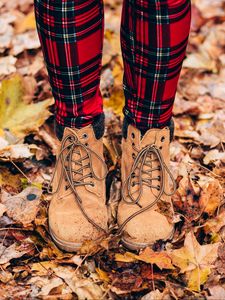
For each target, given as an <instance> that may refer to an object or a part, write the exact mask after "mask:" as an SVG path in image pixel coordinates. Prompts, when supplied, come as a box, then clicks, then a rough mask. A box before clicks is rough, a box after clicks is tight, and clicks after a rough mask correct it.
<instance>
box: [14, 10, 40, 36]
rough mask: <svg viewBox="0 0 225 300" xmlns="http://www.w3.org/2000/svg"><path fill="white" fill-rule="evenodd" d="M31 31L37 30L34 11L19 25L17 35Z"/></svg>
mask: <svg viewBox="0 0 225 300" xmlns="http://www.w3.org/2000/svg"><path fill="white" fill-rule="evenodd" d="M29 29H36V22H35V16H34V11H33V10H32V11H31V12H30V13H29V14H28V15H26V16H25V17H24V19H23V20H22V21H21V22H20V23H18V24H17V26H16V33H23V32H25V31H27V30H29Z"/></svg>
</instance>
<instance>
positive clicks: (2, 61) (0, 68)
mask: <svg viewBox="0 0 225 300" xmlns="http://www.w3.org/2000/svg"><path fill="white" fill-rule="evenodd" d="M16 61H17V58H16V57H14V56H12V55H9V56H4V57H0V76H2V75H9V74H12V73H14V72H16V67H15V64H16Z"/></svg>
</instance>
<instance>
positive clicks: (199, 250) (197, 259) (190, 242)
mask: <svg viewBox="0 0 225 300" xmlns="http://www.w3.org/2000/svg"><path fill="white" fill-rule="evenodd" d="M219 246H220V243H215V244H209V245H200V244H199V243H198V241H197V240H196V238H195V235H194V234H193V232H189V233H188V234H187V235H186V238H185V241H184V247H182V248H180V249H177V250H173V251H171V252H170V257H171V258H172V262H173V264H174V265H176V266H178V267H179V268H180V272H181V273H185V275H186V279H187V280H188V286H189V288H190V289H193V290H195V291H199V290H200V285H201V284H203V283H204V282H205V281H206V279H207V276H208V275H209V274H210V269H211V268H212V267H213V263H214V262H215V260H216V258H217V250H218V247H219ZM196 278H198V280H197V281H196V284H194V283H193V281H194V280H195V279H196Z"/></svg>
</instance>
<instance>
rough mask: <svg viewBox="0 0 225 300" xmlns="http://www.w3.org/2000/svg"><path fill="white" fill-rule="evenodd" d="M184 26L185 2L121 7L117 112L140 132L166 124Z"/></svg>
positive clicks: (130, 1) (156, 0)
mask: <svg viewBox="0 0 225 300" xmlns="http://www.w3.org/2000/svg"><path fill="white" fill-rule="evenodd" d="M190 20H191V2H190V0H124V2H123V11H122V21H121V48H122V54H123V61H124V94H125V106H124V109H123V112H124V115H125V118H126V119H127V121H128V123H131V124H133V125H134V126H136V127H137V128H138V129H140V130H143V131H146V130H147V129H149V128H152V127H156V128H157V127H159V128H162V127H164V126H167V125H168V124H169V123H170V120H171V117H172V108H173V103H174V98H175V94H176V89H177V82H178V79H179V75H180V71H181V68H182V63H183V59H184V58H185V51H186V46H187V43H188V37H189V31H190Z"/></svg>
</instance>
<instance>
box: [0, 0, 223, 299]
mask: <svg viewBox="0 0 225 300" xmlns="http://www.w3.org/2000/svg"><path fill="white" fill-rule="evenodd" d="M32 4H33V1H32V0H18V1H15V0H7V1H6V0H2V1H1V4H0V13H1V20H0V23H1V28H0V80H1V86H0V114H1V118H0V187H1V194H0V299H142V300H150V299H154V300H155V299H225V254H224V253H225V246H224V239H225V208H224V197H223V195H224V175H225V168H224V164H225V152H224V143H225V135H224V133H225V128H224V127H225V109H224V107H225V106H224V102H225V54H224V46H225V10H224V1H223V0H217V1H214V2H213V3H212V1H209V0H193V1H192V29H191V33H190V40H189V45H188V49H187V57H186V59H185V61H184V65H183V69H182V73H181V76H180V80H179V84H178V90H177V94H176V101H175V106H174V110H173V114H174V120H175V138H174V141H173V142H172V144H171V166H170V168H171V170H172V171H173V174H174V176H175V179H176V182H177V184H178V190H177V192H176V193H175V195H174V196H173V203H174V209H175V218H174V222H175V225H176V226H175V228H176V230H175V233H174V237H173V240H172V241H171V242H167V243H163V242H162V241H157V243H156V244H155V245H154V246H153V248H152V249H150V248H146V249H144V250H143V251H141V252H140V253H138V252H135V253H134V252H130V251H128V250H127V249H125V248H123V247H122V245H121V244H120V242H119V236H117V235H116V229H117V225H116V211H117V206H118V201H119V200H120V187H121V180H120V172H119V169H120V155H121V146H120V145H121V124H122V107H123V103H124V97H123V92H122V71H123V65H122V59H121V53H120V44H119V23H120V14H121V0H118V1H111V0H107V1H105V19H106V26H105V29H106V30H105V43H104V56H103V70H102V80H101V90H102V94H103V96H104V107H105V113H106V133H105V136H104V145H105V157H106V161H107V165H108V168H109V174H108V177H107V180H106V187H107V204H108V211H109V218H110V228H111V234H110V235H109V236H108V237H106V238H105V239H104V240H102V241H101V243H99V244H98V245H97V244H94V243H92V242H86V243H85V244H84V245H83V247H82V249H81V251H80V252H79V253H73V254H71V253H66V252H63V251H60V250H59V249H58V248H57V247H56V246H55V245H54V243H53V242H52V240H51V238H50V236H49V234H48V226H47V209H48V205H49V201H50V195H48V193H47V191H46V184H47V183H48V182H49V180H50V178H51V174H52V171H53V168H54V163H55V153H56V148H57V140H56V138H55V136H54V133H53V117H52V112H53V108H52V102H53V99H52V95H51V92H50V87H49V83H48V78H47V74H46V70H45V67H44V62H43V58H42V53H41V51H40V44H39V41H38V38H37V34H36V31H35V22H34V14H33V6H32ZM37 112H38V113H37ZM160 209H163V207H160ZM85 252H88V255H83V253H85Z"/></svg>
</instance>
